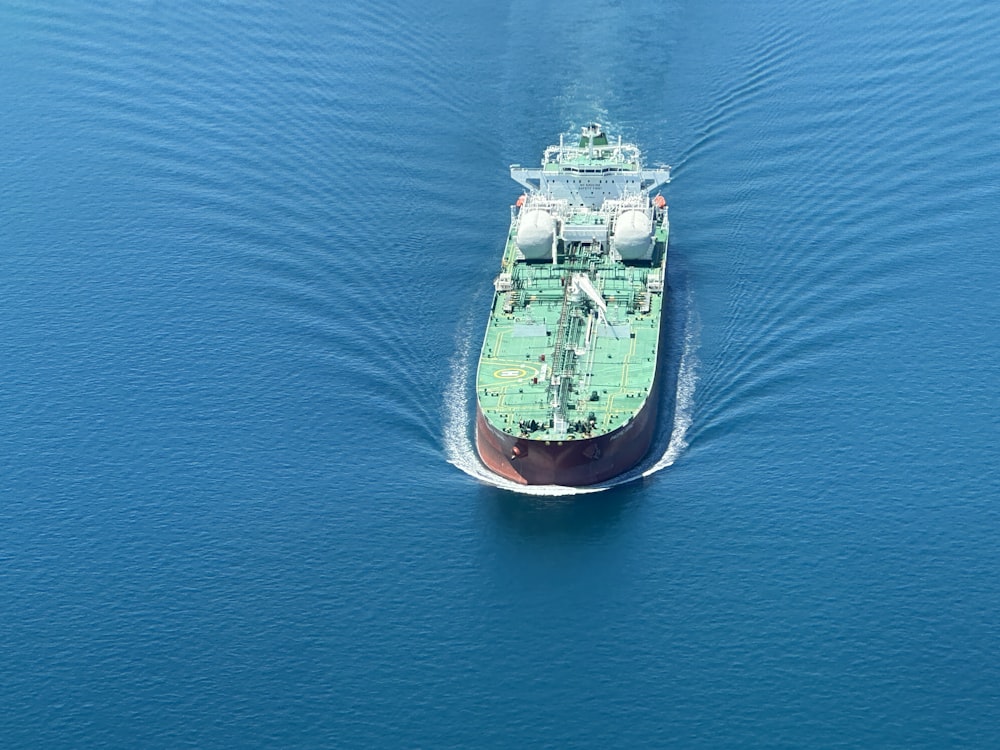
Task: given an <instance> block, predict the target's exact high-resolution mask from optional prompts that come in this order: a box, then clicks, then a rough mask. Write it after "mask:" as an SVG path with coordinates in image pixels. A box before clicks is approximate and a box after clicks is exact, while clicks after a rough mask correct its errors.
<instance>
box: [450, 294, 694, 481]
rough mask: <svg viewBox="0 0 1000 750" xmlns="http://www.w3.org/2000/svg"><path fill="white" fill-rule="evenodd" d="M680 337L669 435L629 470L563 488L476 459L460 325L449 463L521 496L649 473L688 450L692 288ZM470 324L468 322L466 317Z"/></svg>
mask: <svg viewBox="0 0 1000 750" xmlns="http://www.w3.org/2000/svg"><path fill="white" fill-rule="evenodd" d="M685 302H686V305H685V307H686V312H685V321H684V331H683V341H684V348H683V350H682V351H681V357H680V361H679V363H678V369H677V379H676V382H677V392H676V394H675V400H674V419H673V424H672V425H671V427H670V432H669V436H667V435H666V434H663V435H662V436H661V439H660V440H658V441H657V442H656V444H654V446H653V448H652V450H651V451H650V456H649V457H647V458H646V459H645V460H644V461H643V462H641V463H640V464H639V465H638V466H637V467H635V468H634V469H632V470H631V471H628V472H626V473H625V474H622V475H621V476H618V477H615V478H614V479H612V480H610V481H608V482H604V483H602V484H597V485H592V486H589V487H563V486H561V485H524V484H518V483H516V482H511V481H510V480H508V479H504V478H503V477H500V476H497V475H496V474H494V473H493V472H492V471H490V470H489V469H487V468H486V467H485V466H483V464H482V463H481V462H480V460H479V457H478V456H477V455H476V449H475V446H474V445H473V442H472V413H473V411H474V405H473V404H472V393H471V392H470V390H469V375H470V373H471V372H472V369H473V368H472V366H471V364H470V357H471V354H472V352H471V349H472V335H471V334H470V333H469V331H472V330H475V326H474V325H471V324H470V325H465V326H462V327H461V330H462V331H463V333H461V334H459V338H458V341H457V342H456V347H455V354H454V356H453V357H452V361H451V376H450V378H449V382H448V387H447V389H446V390H445V394H444V411H445V428H444V448H445V455H446V456H447V459H448V463H450V464H453V465H454V466H457V467H458V468H459V469H461V470H462V471H463V472H465V473H466V474H468V475H469V476H470V477H473V478H475V479H477V480H479V481H480V482H483V483H484V484H489V485H492V486H493V487H499V488H500V489H504V490H510V491H511V492H517V493H520V494H522V495H542V496H549V497H553V496H563V495H581V494H587V493H592V492H602V491H604V490H608V489H611V488H612V487H618V486H620V485H622V484H627V483H628V482H634V481H636V480H638V479H642V478H645V477H649V476H651V475H653V474H655V473H656V472H658V471H660V470H662V469H665V468H667V467H668V466H670V465H671V464H673V463H674V462H675V461H676V460H677V459H678V458H679V457H680V456H681V454H683V452H684V449H685V448H687V445H688V443H687V431H688V428H689V427H690V426H691V419H692V415H693V413H694V394H695V386H696V384H697V381H698V374H697V370H698V357H697V351H698V341H699V337H698V321H697V315H696V313H695V308H694V304H693V301H692V299H691V294H690V292H689V293H688V295H687V299H686V300H685ZM470 322H471V321H470Z"/></svg>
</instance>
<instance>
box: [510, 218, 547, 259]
mask: <svg viewBox="0 0 1000 750" xmlns="http://www.w3.org/2000/svg"><path fill="white" fill-rule="evenodd" d="M555 236H556V221H555V219H554V218H553V217H552V215H551V214H550V213H549V212H548V211H545V210H543V209H540V208H535V209H531V210H528V211H525V212H524V213H523V214H521V220H520V221H519V222H518V225H517V238H516V242H517V249H518V250H520V251H521V252H522V253H523V254H524V257H525V258H527V259H528V260H540V259H542V258H551V257H552V240H553V239H554V238H555Z"/></svg>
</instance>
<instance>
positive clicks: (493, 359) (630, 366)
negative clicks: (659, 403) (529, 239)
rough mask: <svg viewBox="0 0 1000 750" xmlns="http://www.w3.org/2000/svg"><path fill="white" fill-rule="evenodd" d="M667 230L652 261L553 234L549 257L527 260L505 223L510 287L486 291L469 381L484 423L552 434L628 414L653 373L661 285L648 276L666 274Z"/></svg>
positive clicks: (561, 435) (606, 427) (598, 429)
mask: <svg viewBox="0 0 1000 750" xmlns="http://www.w3.org/2000/svg"><path fill="white" fill-rule="evenodd" d="M574 219H575V220H577V221H583V220H584V219H583V215H579V214H578V215H577V216H576V217H574ZM667 233H668V228H667V226H666V222H664V224H663V225H662V226H657V229H656V234H655V246H654V252H653V258H652V260H651V261H641V262H630V263H624V262H622V261H616V260H613V259H612V258H611V257H610V256H609V255H608V253H607V252H601V251H600V249H599V248H597V247H596V246H592V245H590V244H586V243H566V244H565V245H564V244H563V243H562V242H561V241H560V243H559V252H558V257H557V262H556V263H553V262H552V261H551V259H550V260H547V261H531V262H526V261H524V260H519V259H518V250H517V246H516V243H515V232H514V229H513V227H512V229H511V232H510V233H509V235H508V237H507V245H506V249H505V252H504V256H503V262H502V264H501V269H500V270H501V275H503V274H510V282H509V284H508V286H511V287H512V288H511V289H510V290H509V291H504V290H499V291H497V293H496V295H495V296H494V298H493V307H492V311H491V314H490V318H489V324H488V326H487V330H486V335H485V339H484V342H483V349H482V352H481V356H480V361H479V368H478V373H477V379H476V389H477V396H478V399H479V404H480V407H481V409H482V411H483V414H484V415H485V417H486V419H487V420H488V421H489V422H490V424H492V425H493V426H494V427H497V428H498V429H500V430H503V431H504V432H507V433H509V434H513V435H521V436H524V437H529V438H531V439H534V440H557V441H558V440H574V439H582V438H586V437H593V436H597V435H601V434H604V433H607V432H611V431H613V430H616V429H618V428H619V427H621V426H623V425H625V424H626V423H627V422H628V421H629V420H630V419H632V418H633V417H634V416H635V414H636V413H637V412H638V411H639V409H640V408H642V405H643V403H644V402H645V399H646V396H647V395H648V394H649V392H650V389H651V388H652V387H653V382H654V378H655V376H656V363H657V357H658V347H659V332H660V318H661V311H662V309H663V294H665V290H666V285H665V284H662V289H663V291H652V292H651V291H650V289H649V284H648V282H649V281H650V277H652V280H653V288H654V289H656V288H657V287H658V286H659V285H658V284H657V283H656V281H657V280H662V279H663V278H664V276H665V269H666V252H667V244H668V243H667V240H668V238H667ZM574 273H577V274H579V273H587V274H588V277H589V279H590V281H591V282H592V283H593V285H594V287H596V289H597V290H598V292H600V294H601V296H602V297H603V299H604V301H605V302H606V303H607V311H606V313H604V314H602V313H601V312H600V311H599V310H598V305H596V304H594V303H593V301H592V300H590V299H589V298H588V297H587V295H579V294H577V295H574V294H573V293H572V292H573V291H574V290H573V288H572V278H573V274H574ZM574 297H575V299H574ZM588 332H589V334H588ZM588 342H589V343H588Z"/></svg>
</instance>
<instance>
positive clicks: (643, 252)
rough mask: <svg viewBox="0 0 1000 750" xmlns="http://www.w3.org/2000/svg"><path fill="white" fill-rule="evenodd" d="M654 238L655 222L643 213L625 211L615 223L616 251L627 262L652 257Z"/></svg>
mask: <svg viewBox="0 0 1000 750" xmlns="http://www.w3.org/2000/svg"><path fill="white" fill-rule="evenodd" d="M652 237H653V221H652V219H650V218H649V217H648V216H646V214H645V213H644V212H642V211H639V210H637V209H634V208H633V209H630V210H628V211H623V212H622V213H621V215H620V216H619V217H618V219H617V220H616V221H615V250H617V251H618V254H619V255H621V256H622V258H623V259H625V260H637V259H639V258H648V257H650V253H651V252H652V243H651V239H652Z"/></svg>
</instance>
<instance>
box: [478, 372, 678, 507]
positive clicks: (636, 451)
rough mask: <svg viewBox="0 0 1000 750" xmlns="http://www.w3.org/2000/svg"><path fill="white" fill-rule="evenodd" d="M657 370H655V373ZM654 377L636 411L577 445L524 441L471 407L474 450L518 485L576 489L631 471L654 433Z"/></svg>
mask: <svg viewBox="0 0 1000 750" xmlns="http://www.w3.org/2000/svg"><path fill="white" fill-rule="evenodd" d="M657 369H659V368H657ZM659 382H660V378H659V373H658V372H657V376H656V378H655V380H654V383H653V388H652V389H651V391H650V393H649V396H648V397H647V398H646V402H645V403H644V404H643V406H642V408H641V409H640V410H639V412H638V413H637V414H636V416H635V418H634V419H632V420H631V421H630V422H629V423H628V424H626V425H623V426H622V427H620V428H618V429H617V430H615V431H613V432H609V433H607V434H604V435H600V436H598V437H593V438H583V439H579V440H561V441H555V440H549V441H543V440H530V439H527V438H523V437H518V436H517V435H511V434H509V433H506V432H503V431H502V430H498V429H496V428H495V427H493V426H492V425H491V424H490V423H489V422H488V421H487V419H486V417H485V416H484V415H483V412H482V409H481V408H480V407H479V405H478V404H477V405H476V450H477V451H478V452H479V457H480V459H482V461H483V463H484V464H485V465H486V467H487V468H488V469H490V471H492V472H494V473H495V474H499V475H500V476H502V477H505V478H506V479H509V480H511V481H513V482H517V483H519V484H555V485H561V486H564V487H580V486H585V485H588V484H597V483H599V482H603V481H605V480H607V479H611V478H612V477H615V476H617V475H619V474H622V473H624V472H626V471H628V470H629V469H631V468H632V467H633V466H635V465H636V464H637V463H639V461H641V460H642V458H643V457H644V456H645V455H646V453H648V452H649V447H650V445H651V444H652V441H653V435H654V434H655V432H656V417H657V404H658V403H659Z"/></svg>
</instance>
